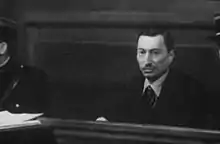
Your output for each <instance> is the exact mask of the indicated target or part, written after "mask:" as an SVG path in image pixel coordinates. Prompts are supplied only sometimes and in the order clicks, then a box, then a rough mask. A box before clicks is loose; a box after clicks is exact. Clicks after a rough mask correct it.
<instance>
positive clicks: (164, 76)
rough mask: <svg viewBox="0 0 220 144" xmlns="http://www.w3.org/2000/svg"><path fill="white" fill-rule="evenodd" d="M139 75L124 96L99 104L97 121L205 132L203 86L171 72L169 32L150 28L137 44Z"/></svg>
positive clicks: (172, 43)
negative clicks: (195, 129) (180, 127)
mask: <svg viewBox="0 0 220 144" xmlns="http://www.w3.org/2000/svg"><path fill="white" fill-rule="evenodd" d="M136 57H137V62H138V65H139V69H140V74H139V75H138V76H135V77H134V78H133V80H131V82H130V83H128V84H127V85H126V86H124V93H123V94H122V93H120V94H119V95H114V96H109V99H107V100H106V101H107V102H103V103H102V104H103V105H102V106H100V107H99V109H101V110H100V111H101V112H100V114H99V115H98V118H97V120H102V121H110V122H111V121H112V122H133V123H141V124H158V125H170V126H185V127H196V128H206V111H205V108H204V102H205V92H204V89H203V86H202V85H201V84H200V83H199V82H198V81H196V80H195V79H193V78H191V77H190V76H188V75H186V74H184V73H182V72H180V71H178V70H175V69H174V68H171V64H172V62H173V61H174V57H175V53H174V41H173V38H172V36H171V34H170V32H168V31H166V30H164V29H155V28H151V29H148V30H147V31H145V32H142V33H141V34H140V35H139V36H138V40H137V55H136Z"/></svg>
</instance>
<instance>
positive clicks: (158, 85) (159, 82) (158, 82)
mask: <svg viewBox="0 0 220 144" xmlns="http://www.w3.org/2000/svg"><path fill="white" fill-rule="evenodd" d="M168 72H169V70H168V71H167V72H166V73H165V74H163V75H162V76H161V77H160V78H159V79H157V80H156V81H154V82H153V83H150V82H149V80H148V79H147V78H146V79H145V81H144V89H143V93H144V91H145V89H146V88H147V86H149V85H150V86H151V87H152V89H153V90H154V92H155V94H156V96H157V97H159V95H160V92H161V89H162V84H163V82H164V80H165V79H166V77H167V74H168Z"/></svg>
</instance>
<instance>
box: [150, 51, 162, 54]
mask: <svg viewBox="0 0 220 144" xmlns="http://www.w3.org/2000/svg"><path fill="white" fill-rule="evenodd" d="M152 53H153V54H159V53H160V52H159V51H153V52H152Z"/></svg>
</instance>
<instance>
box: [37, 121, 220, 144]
mask: <svg viewBox="0 0 220 144" xmlns="http://www.w3.org/2000/svg"><path fill="white" fill-rule="evenodd" d="M40 121H41V123H42V125H43V126H47V127H48V126H49V127H51V128H53V129H54V134H55V136H56V138H57V140H58V142H59V143H62V144H67V143H68V144H69V143H80V144H81V143H94V144H95V143H137V142H138V143H148V142H150V143H151V142H153V143H160V144H161V143H169V144H217V143H220V131H213V130H203V129H193V128H183V127H170V126H162V125H160V126H159V125H140V124H128V123H111V122H95V121H81V120H62V119H48V118H41V119H40Z"/></svg>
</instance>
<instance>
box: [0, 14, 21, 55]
mask: <svg viewBox="0 0 220 144" xmlns="http://www.w3.org/2000/svg"><path fill="white" fill-rule="evenodd" d="M16 41H17V28H16V22H15V21H13V20H11V19H7V18H3V17H0V42H6V43H7V45H8V54H9V55H14V53H15V51H16V50H15V45H16Z"/></svg>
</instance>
